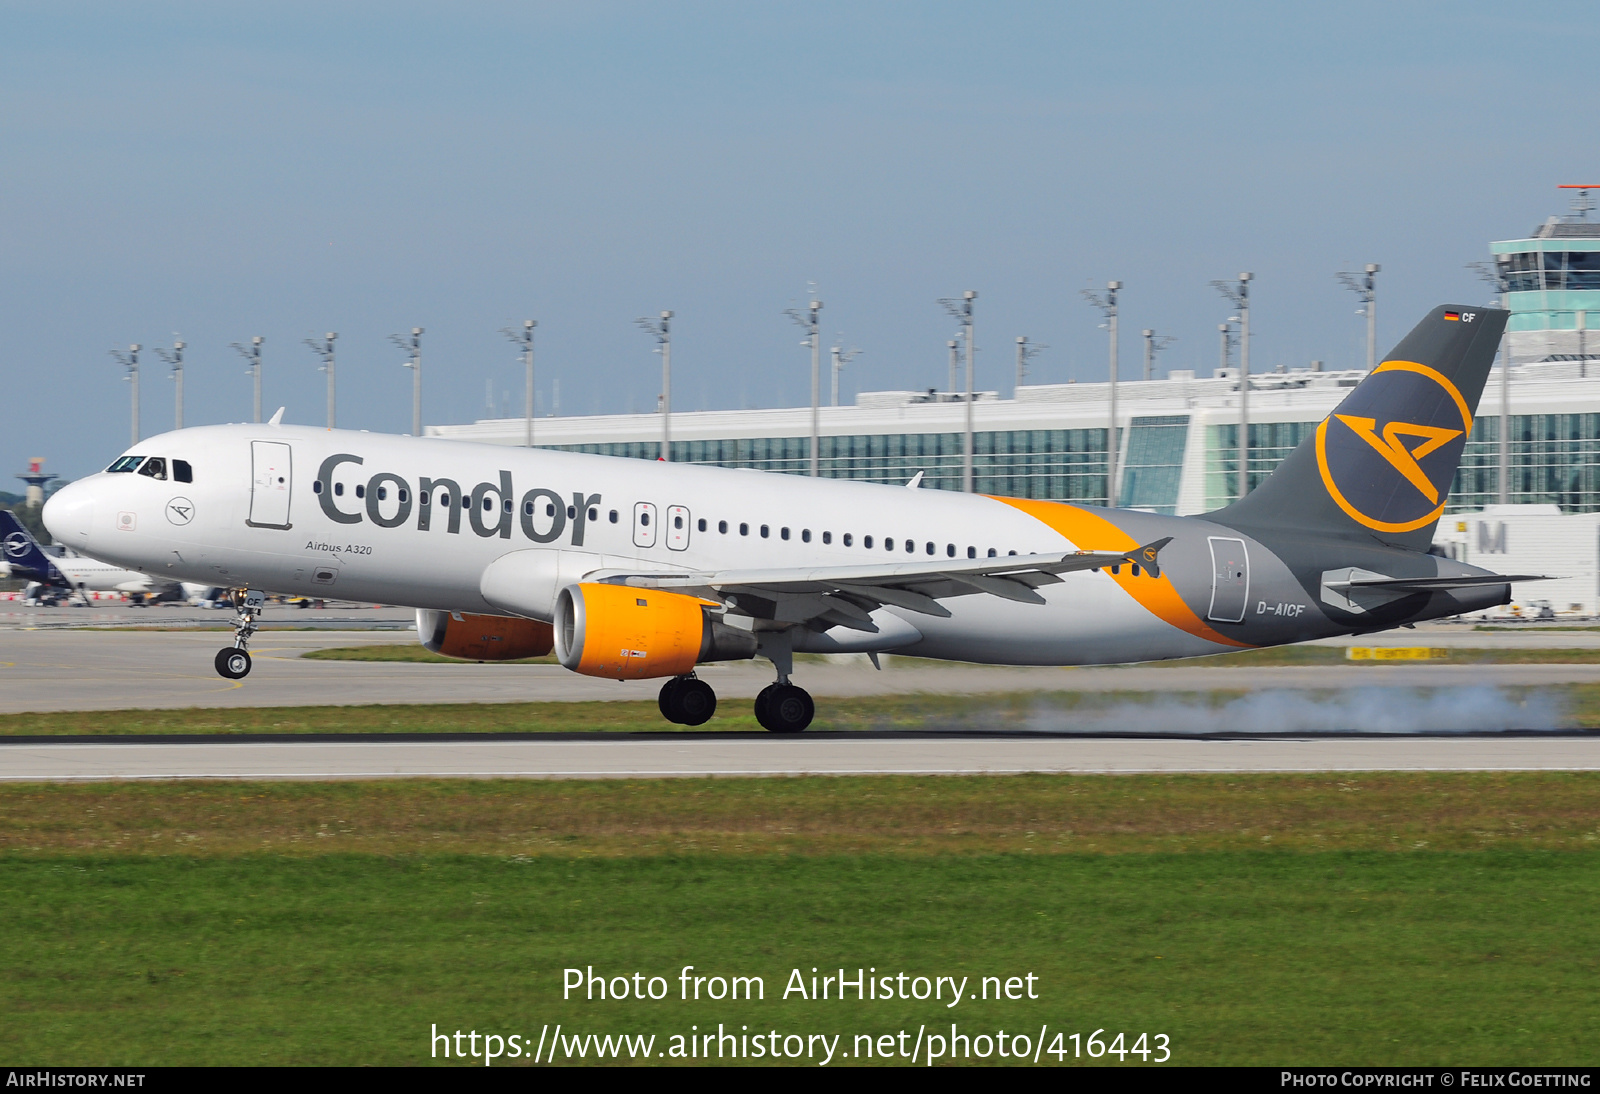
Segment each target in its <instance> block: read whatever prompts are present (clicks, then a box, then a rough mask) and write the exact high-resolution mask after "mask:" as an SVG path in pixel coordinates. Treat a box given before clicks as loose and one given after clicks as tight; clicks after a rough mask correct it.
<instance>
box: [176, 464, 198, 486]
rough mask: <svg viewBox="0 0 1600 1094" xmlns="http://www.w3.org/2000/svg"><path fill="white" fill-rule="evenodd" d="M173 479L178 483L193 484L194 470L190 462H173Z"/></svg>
mask: <svg viewBox="0 0 1600 1094" xmlns="http://www.w3.org/2000/svg"><path fill="white" fill-rule="evenodd" d="M172 477H173V478H174V479H175V480H177V481H178V482H193V481H194V469H193V468H192V467H190V466H189V461H188V460H173V461H172Z"/></svg>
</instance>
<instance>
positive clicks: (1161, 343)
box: [1144, 327, 1177, 380]
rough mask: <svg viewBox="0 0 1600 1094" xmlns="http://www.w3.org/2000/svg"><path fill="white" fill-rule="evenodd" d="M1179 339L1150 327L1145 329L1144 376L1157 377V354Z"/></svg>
mask: <svg viewBox="0 0 1600 1094" xmlns="http://www.w3.org/2000/svg"><path fill="white" fill-rule="evenodd" d="M1176 341H1177V339H1176V338H1175V337H1173V336H1172V335H1170V334H1160V335H1158V334H1156V332H1155V331H1153V330H1150V329H1149V328H1148V327H1147V328H1145V331H1144V378H1145V379H1146V380H1153V379H1155V367H1156V354H1158V353H1160V352H1161V351H1162V350H1164V349H1166V348H1167V347H1168V346H1170V345H1172V343H1174V342H1176Z"/></svg>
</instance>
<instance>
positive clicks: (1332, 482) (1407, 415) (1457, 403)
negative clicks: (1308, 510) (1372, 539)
mask: <svg viewBox="0 0 1600 1094" xmlns="http://www.w3.org/2000/svg"><path fill="white" fill-rule="evenodd" d="M1374 381H1376V382H1374ZM1471 432H1472V412H1471V411H1470V410H1469V409H1468V407H1467V403H1466V400H1465V399H1463V398H1462V397H1461V392H1460V391H1459V390H1457V388H1456V386H1455V384H1453V383H1452V382H1451V381H1450V380H1449V378H1447V377H1446V376H1445V375H1444V374H1442V373H1441V372H1439V371H1438V370H1437V369H1433V368H1430V367H1428V366H1427V365H1422V364H1418V363H1416V362H1415V361H1385V362H1384V363H1383V364H1381V365H1379V366H1378V367H1377V368H1375V369H1373V370H1372V375H1371V376H1370V377H1368V379H1367V380H1366V381H1365V382H1364V383H1362V384H1361V386H1360V387H1358V388H1357V389H1356V390H1355V391H1353V392H1351V393H1350V396H1349V398H1347V399H1345V401H1344V402H1343V403H1341V404H1340V405H1339V407H1338V409H1337V410H1335V411H1334V413H1332V414H1330V415H1328V417H1327V418H1326V419H1324V420H1323V422H1322V424H1321V425H1319V426H1318V427H1317V435H1316V442H1317V443H1316V448H1317V467H1318V470H1320V471H1321V473H1322V482H1323V485H1324V486H1326V487H1327V490H1328V494H1329V496H1331V497H1332V498H1333V500H1334V501H1335V502H1336V503H1337V504H1338V505H1339V507H1340V508H1341V509H1343V510H1344V511H1345V513H1346V514H1347V515H1349V516H1350V517H1351V519H1353V520H1355V521H1356V522H1358V523H1360V524H1362V525H1365V526H1366V527H1368V528H1371V529H1374V530H1375V531H1380V532H1409V531H1412V530H1413V529H1417V528H1421V527H1424V526H1425V525H1428V524H1431V523H1432V522H1433V521H1435V520H1437V519H1439V515H1440V514H1441V513H1443V512H1444V505H1445V498H1446V496H1447V495H1448V494H1449V492H1450V484H1451V482H1452V481H1453V480H1454V478H1455V474H1456V468H1457V466H1458V465H1459V464H1460V462H1461V452H1462V449H1463V448H1464V447H1465V446H1466V442H1467V437H1468V436H1469V434H1470V433H1471Z"/></svg>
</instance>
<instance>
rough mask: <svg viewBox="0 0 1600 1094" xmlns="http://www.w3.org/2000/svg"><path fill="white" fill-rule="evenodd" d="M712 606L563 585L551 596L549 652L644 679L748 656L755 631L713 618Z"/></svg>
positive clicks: (581, 666) (596, 672) (625, 589)
mask: <svg viewBox="0 0 1600 1094" xmlns="http://www.w3.org/2000/svg"><path fill="white" fill-rule="evenodd" d="M714 607H715V605H713V604H711V603H710V602H708V601H705V600H701V599H700V598H698V597H693V596H685V595H683V594H682V593H664V592H661V591H659V590H656V589H637V588H633V587H631V586H628V585H603V584H594V583H588V582H584V583H580V584H577V585H568V586H567V587H566V588H564V589H562V590H561V592H560V593H559V594H558V595H557V597H556V605H555V641H556V658H557V660H559V661H560V662H561V663H562V664H563V665H565V666H566V667H567V668H569V669H571V670H572V671H573V672H577V673H582V674H583V675H585V676H603V677H605V678H606V679H609V680H646V679H649V678H651V677H660V676H681V675H683V674H684V673H686V672H688V671H690V670H691V669H693V668H694V667H695V665H697V664H700V663H701V662H704V661H740V660H744V659H745V658H749V657H754V656H755V655H756V638H755V635H753V634H751V633H750V632H749V631H742V630H739V629H737V628H734V627H730V626H728V625H727V624H726V623H724V622H722V621H721V620H720V619H718V618H716V617H715V616H714V615H713V614H712V609H713V608H714Z"/></svg>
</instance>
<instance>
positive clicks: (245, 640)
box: [213, 589, 267, 680]
mask: <svg viewBox="0 0 1600 1094" xmlns="http://www.w3.org/2000/svg"><path fill="white" fill-rule="evenodd" d="M241 593H242V594H243V595H240V594H241ZM266 602H267V596H266V594H265V593H263V592H260V591H259V590H256V589H246V590H237V591H235V592H234V596H233V604H234V607H235V608H237V609H238V612H239V614H238V615H236V616H235V617H234V619H233V645H231V646H225V647H224V648H222V649H220V650H218V651H217V656H216V658H215V660H214V661H213V664H215V665H216V668H217V675H218V676H221V677H222V678H223V679H225V680H243V679H244V678H245V677H246V676H249V675H250V650H249V646H250V636H251V635H252V634H255V633H256V627H257V626H259V623H258V622H257V620H258V617H259V616H260V615H261V612H262V609H263V608H264V607H265V606H266Z"/></svg>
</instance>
